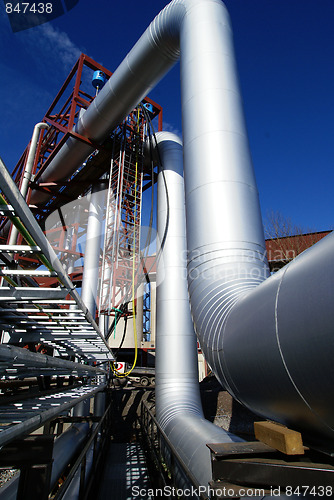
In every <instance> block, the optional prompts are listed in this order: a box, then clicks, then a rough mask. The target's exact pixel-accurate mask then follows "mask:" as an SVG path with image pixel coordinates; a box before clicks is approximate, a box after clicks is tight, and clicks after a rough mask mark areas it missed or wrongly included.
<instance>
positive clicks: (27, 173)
mask: <svg viewBox="0 0 334 500" xmlns="http://www.w3.org/2000/svg"><path fill="white" fill-rule="evenodd" d="M47 128H49V125H48V124H47V123H43V122H40V123H37V124H36V125H35V127H34V131H33V134H32V138H31V142H30V148H29V153H28V158H27V162H26V165H25V168H24V173H23V179H22V184H21V188H20V193H21V194H22V196H23V198H24V199H25V198H26V196H27V192H28V187H29V182H30V179H31V172H32V169H33V166H34V160H35V154H36V149H37V144H38V139H39V134H40V131H41V130H42V129H47ZM18 234H19V231H18V229H17V227H15V226H14V225H13V226H12V230H11V233H10V238H9V242H8V244H9V245H15V244H16V241H17V236H18Z"/></svg>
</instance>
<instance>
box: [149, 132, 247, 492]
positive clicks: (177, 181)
mask: <svg viewBox="0 0 334 500" xmlns="http://www.w3.org/2000/svg"><path fill="white" fill-rule="evenodd" d="M156 141H157V142H156V144H155V145H154V151H155V153H157V150H159V157H160V159H161V166H160V167H159V172H158V197H157V199H158V206H157V224H158V231H157V233H158V241H160V242H161V255H160V258H159V260H158V266H157V298H156V300H157V325H156V369H155V370H156V391H155V392H156V413H157V419H158V422H159V423H160V425H161V427H162V429H163V430H164V432H165V433H166V435H167V436H168V438H169V439H170V441H171V442H172V444H173V446H174V447H175V449H176V450H177V452H178V454H179V456H181V458H182V460H183V462H184V463H185V464H186V466H187V468H188V469H189V470H190V471H192V473H193V474H194V476H195V477H196V479H197V481H198V483H199V484H200V485H207V484H208V482H209V480H210V479H211V461H210V451H209V449H208V448H207V446H206V444H207V443H217V442H219V443H227V442H237V441H242V439H240V438H239V437H237V436H235V435H233V434H231V433H229V432H226V431H224V430H223V429H220V428H219V427H217V426H215V425H213V424H212V423H211V422H208V421H207V420H205V418H204V415H203V411H202V405H201V398H200V393H199V384H198V356H197V342H196V336H195V332H194V327H193V323H192V320H191V315H190V307H189V298H188V289H187V258H186V256H187V246H186V228H185V204H184V183H183V154H182V144H181V141H180V139H179V138H178V137H177V136H175V135H174V134H171V133H169V132H160V133H158V134H156ZM174 472H175V471H174ZM177 472H178V474H179V475H180V471H177Z"/></svg>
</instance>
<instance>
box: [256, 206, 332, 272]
mask: <svg viewBox="0 0 334 500" xmlns="http://www.w3.org/2000/svg"><path fill="white" fill-rule="evenodd" d="M264 233H265V238H266V247H267V252H268V260H269V263H270V268H271V271H277V270H278V269H280V268H281V267H283V266H284V265H285V264H287V263H288V262H290V261H291V260H293V259H294V258H295V257H297V255H299V254H300V253H302V252H303V251H304V250H306V249H307V248H309V247H310V246H312V245H314V243H316V242H317V241H319V240H320V239H321V238H322V237H323V236H325V235H326V234H327V232H326V233H324V234H323V233H319V232H314V231H310V230H305V229H304V228H303V227H301V226H298V225H296V224H294V223H293V222H292V220H291V219H290V218H289V217H284V215H282V213H281V212H278V211H274V210H271V211H269V212H268V213H267V217H266V220H265V223H264Z"/></svg>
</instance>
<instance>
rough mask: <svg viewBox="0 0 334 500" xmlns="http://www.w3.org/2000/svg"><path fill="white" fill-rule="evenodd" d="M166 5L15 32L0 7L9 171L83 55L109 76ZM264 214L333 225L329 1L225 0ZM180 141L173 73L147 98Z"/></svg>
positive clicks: (85, 7)
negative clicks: (160, 109)
mask: <svg viewBox="0 0 334 500" xmlns="http://www.w3.org/2000/svg"><path fill="white" fill-rule="evenodd" d="M166 3H167V2H165V1H163V0H140V1H139V0H137V1H135V0H127V1H123V2H119V1H116V0H109V1H102V0H96V1H95V2H92V1H91V0H80V1H79V3H78V5H77V6H76V7H74V8H73V9H72V10H71V11H70V12H68V13H66V14H65V15H63V16H61V17H60V18H58V19H56V20H54V21H52V22H50V23H46V24H44V25H41V26H39V27H35V28H31V29H29V30H26V31H22V32H18V33H15V34H14V33H12V31H11V29H10V25H9V22H8V19H7V17H6V14H5V11H4V6H3V4H2V3H1V4H0V74H1V79H0V87H1V100H2V102H1V113H0V127H1V135H0V155H1V157H2V158H3V160H4V161H5V163H6V164H7V166H8V168H9V169H12V168H13V167H14V165H15V164H16V162H17V160H18V159H19V157H20V155H21V154H22V152H23V150H24V148H25V146H26V145H27V143H28V141H29V139H30V137H31V134H32V130H33V126H34V124H35V123H36V122H38V121H40V119H41V118H42V117H43V116H44V113H45V111H46V110H47V108H48V106H49V105H50V103H51V102H52V100H53V98H54V97H55V95H56V93H57V92H58V90H59V88H60V86H61V85H62V83H63V81H64V80H65V78H66V76H67V74H68V72H69V71H70V69H71V68H72V66H73V64H74V63H75V61H76V59H77V58H78V56H79V54H80V52H85V53H86V54H88V55H89V56H91V57H92V58H94V59H95V60H97V61H98V62H100V63H102V64H103V65H104V66H106V67H107V68H109V69H110V70H114V69H116V67H117V66H118V64H119V63H120V62H121V61H122V59H123V57H124V56H125V55H126V53H127V52H128V51H129V50H130V49H131V47H132V46H133V44H134V43H135V42H136V41H137V39H138V38H139V36H140V35H141V33H142V32H143V31H144V30H145V29H146V27H147V26H148V24H149V23H150V21H151V20H152V19H153V17H154V16H155V15H156V14H157V13H158V12H159V11H160V10H161V9H162V8H163V7H164V6H165V5H166ZM225 4H226V6H227V7H228V9H229V12H230V16H231V20H232V26H233V30H234V41H235V49H236V57H237V63H238V70H239V77H240V83H241V89H242V95H243V100H244V109H245V115H246V122H247V127H248V131H249V140H250V146H251V151H252V157H253V162H254V167H255V172H256V177H257V181H258V188H259V192H260V201H261V206H262V212H263V215H264V216H265V215H266V213H267V211H269V210H275V211H276V210H277V211H280V212H281V213H282V214H283V215H284V216H286V217H291V219H292V221H293V222H294V223H295V224H297V225H298V226H301V227H303V228H304V229H305V230H318V231H321V230H326V229H328V228H333V227H334V222H333V217H332V212H333V210H332V192H333V186H334V161H333V160H334V125H333V123H334V29H333V26H334V2H333V0H226V1H225ZM150 96H151V97H152V99H154V100H155V101H156V102H158V103H159V104H161V105H162V106H163V109H164V123H165V128H166V129H168V130H170V131H174V132H177V133H181V130H182V127H181V114H180V90H179V66H178V65H177V66H176V67H174V68H173V69H172V70H171V72H170V73H169V74H168V75H167V76H166V77H165V78H164V80H163V81H162V82H161V83H160V84H159V85H158V86H157V87H156V89H154V91H153V92H152V94H151V95H150Z"/></svg>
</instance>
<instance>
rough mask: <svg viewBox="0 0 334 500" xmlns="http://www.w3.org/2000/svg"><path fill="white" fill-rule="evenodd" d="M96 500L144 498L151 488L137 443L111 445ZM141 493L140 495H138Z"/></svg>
mask: <svg viewBox="0 0 334 500" xmlns="http://www.w3.org/2000/svg"><path fill="white" fill-rule="evenodd" d="M100 485H101V488H100V490H99V492H98V495H97V498H96V500H110V498H117V500H133V498H136V497H137V498H141V499H143V498H145V499H147V500H153V497H151V496H149V495H146V496H145V495H143V494H142V493H144V492H147V493H149V489H150V488H151V486H150V482H149V478H148V473H147V468H146V461H145V457H144V453H143V451H142V449H141V447H140V445H139V444H138V443H112V444H110V448H109V452H108V455H107V457H106V461H105V465H104V471H103V475H102V478H101V481H100ZM139 492H141V494H139Z"/></svg>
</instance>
